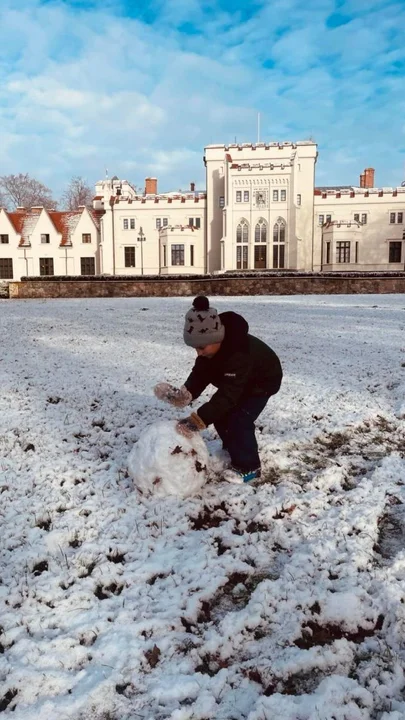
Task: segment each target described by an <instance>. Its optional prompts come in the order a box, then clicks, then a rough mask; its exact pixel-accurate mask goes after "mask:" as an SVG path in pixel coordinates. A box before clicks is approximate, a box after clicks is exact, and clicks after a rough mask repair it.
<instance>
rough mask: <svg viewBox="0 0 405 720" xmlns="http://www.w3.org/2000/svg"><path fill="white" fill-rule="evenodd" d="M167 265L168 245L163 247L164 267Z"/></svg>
mask: <svg viewBox="0 0 405 720" xmlns="http://www.w3.org/2000/svg"><path fill="white" fill-rule="evenodd" d="M166 265H167V255H166V245H163V267H166Z"/></svg>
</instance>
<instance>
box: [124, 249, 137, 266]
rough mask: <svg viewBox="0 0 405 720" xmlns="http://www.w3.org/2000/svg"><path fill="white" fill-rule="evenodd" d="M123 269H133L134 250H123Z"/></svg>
mask: <svg viewBox="0 0 405 720" xmlns="http://www.w3.org/2000/svg"><path fill="white" fill-rule="evenodd" d="M124 258H125V267H135V248H134V247H126V248H124Z"/></svg>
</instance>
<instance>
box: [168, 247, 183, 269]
mask: <svg viewBox="0 0 405 720" xmlns="http://www.w3.org/2000/svg"><path fill="white" fill-rule="evenodd" d="M171 247H172V265H184V245H172V246H171Z"/></svg>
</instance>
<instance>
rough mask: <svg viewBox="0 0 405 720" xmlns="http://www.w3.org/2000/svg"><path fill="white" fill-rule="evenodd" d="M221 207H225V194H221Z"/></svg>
mask: <svg viewBox="0 0 405 720" xmlns="http://www.w3.org/2000/svg"><path fill="white" fill-rule="evenodd" d="M219 207H220V208H224V207H225V197H224V196H223V195H220V196H219Z"/></svg>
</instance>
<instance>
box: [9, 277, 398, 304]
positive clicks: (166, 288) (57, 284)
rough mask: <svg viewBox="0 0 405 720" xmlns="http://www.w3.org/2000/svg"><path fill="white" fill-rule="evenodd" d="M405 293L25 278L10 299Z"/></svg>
mask: <svg viewBox="0 0 405 720" xmlns="http://www.w3.org/2000/svg"><path fill="white" fill-rule="evenodd" d="M367 293H375V294H379V293H405V273H404V275H402V276H394V277H393V276H383V275H381V276H378V275H377V276H373V277H358V276H356V277H348V276H342V277H336V276H332V277H331V276H329V277H323V276H319V275H317V276H296V277H275V276H272V277H265V276H262V277H212V276H210V277H206V278H203V279H201V278H200V279H198V280H197V279H196V280H193V279H187V280H183V279H173V278H171V279H167V278H164V279H150V280H148V279H142V280H106V281H104V280H97V281H96V280H57V281H52V280H46V281H41V280H24V281H22V282H11V283H10V298H24V299H25V298H81V297H82V298H85V297H170V296H176V295H177V296H194V295H198V294H204V295H210V296H213V295H307V294H309V295H311V294H312V295H322V294H324V295H333V294H336V295H341V294H343V295H350V294H367Z"/></svg>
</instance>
